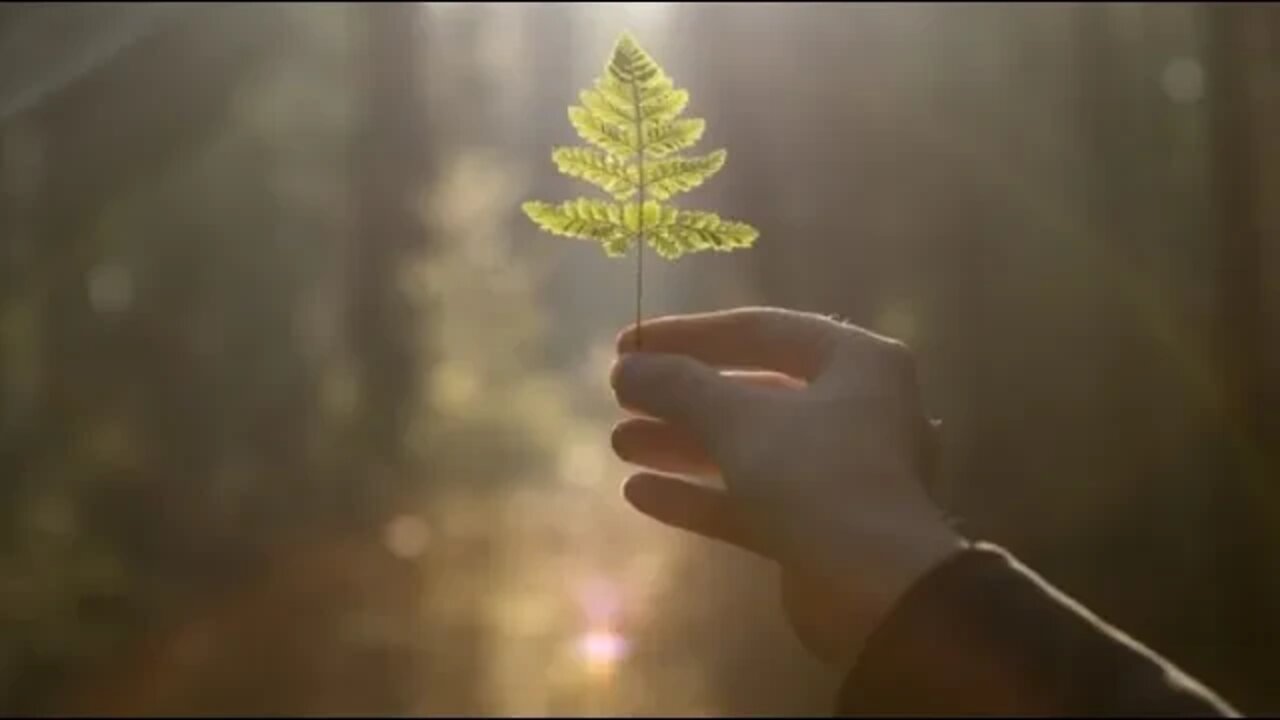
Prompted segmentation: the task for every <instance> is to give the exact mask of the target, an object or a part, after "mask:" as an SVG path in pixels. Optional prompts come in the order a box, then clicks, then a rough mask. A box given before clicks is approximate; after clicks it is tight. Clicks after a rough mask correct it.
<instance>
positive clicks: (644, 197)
mask: <svg viewBox="0 0 1280 720" xmlns="http://www.w3.org/2000/svg"><path fill="white" fill-rule="evenodd" d="M578 97H579V100H580V101H581V104H580V105H574V106H572V107H570V108H569V122H570V123H571V124H572V125H573V128H574V130H576V131H577V133H578V135H580V136H581V137H582V139H583V140H585V141H586V142H587V143H589V144H590V145H592V146H594V148H591V147H559V148H555V149H554V150H553V151H552V154H551V158H552V160H553V161H554V162H555V164H556V167H557V168H558V169H559V171H560V172H561V173H563V174H565V175H568V176H570V177H574V178H578V179H580V180H585V181H586V182H589V183H591V184H593V185H595V186H597V187H599V188H601V189H602V190H604V191H605V192H607V193H609V194H610V195H612V196H613V199H614V201H615V202H608V201H604V200H588V199H585V198H584V199H578V200H571V201H569V202H566V203H562V204H560V205H552V204H549V203H544V202H527V203H525V204H524V205H523V209H524V212H525V214H526V215H528V216H529V218H530V219H531V220H532V221H533V222H534V223H536V224H537V225H538V227H540V228H542V229H543V230H545V231H547V232H550V233H554V234H556V235H563V236H566V237H573V238H579V239H583V240H594V241H597V242H599V243H600V244H601V245H602V247H603V248H604V251H605V253H607V254H608V255H609V256H611V257H617V256H620V255H623V254H625V253H626V252H627V250H628V249H629V248H630V247H631V245H632V244H633V241H637V240H638V241H639V242H637V243H636V244H637V245H638V250H639V252H638V253H637V255H636V263H637V265H636V281H637V282H636V292H637V300H636V306H637V320H638V318H639V315H638V313H639V307H640V295H641V288H642V287H643V283H642V280H643V257H644V247H643V246H644V244H648V245H650V246H651V247H652V248H653V249H654V250H655V251H656V252H657V253H658V254H659V255H661V256H662V257H664V258H667V259H675V258H678V257H680V256H682V255H684V254H686V253H691V252H699V251H703V250H715V251H720V252H727V251H730V250H736V249H739V248H747V247H751V246H752V245H753V244H754V243H755V241H756V238H757V237H758V236H759V233H758V232H757V231H756V229H755V228H753V227H751V226H750V225H747V224H745V223H741V222H736V221H732V220H725V219H722V218H720V216H718V215H716V214H714V213H709V212H700V211H696V210H678V209H676V208H674V207H671V206H669V205H666V204H664V202H665V201H667V200H670V199H671V198H672V197H675V196H676V195H679V194H680V193H684V192H688V191H690V190H693V189H694V188H697V187H698V186H700V185H701V184H702V183H704V182H706V181H707V180H708V179H709V178H711V177H712V176H713V175H715V174H716V173H717V172H719V171H720V169H721V168H723V167H724V164H725V160H726V157H727V154H726V153H725V151H724V150H715V151H713V152H711V153H709V154H707V155H703V156H698V157H684V156H681V155H680V154H679V153H680V152H681V151H682V150H685V149H687V148H691V147H693V146H694V145H696V144H698V142H699V141H701V140H702V136H703V134H704V132H705V131H706V121H704V120H702V119H700V118H681V117H680V116H681V114H682V113H683V112H684V111H685V108H686V107H687V106H688V104H689V92H688V91H687V90H683V89H680V88H677V87H675V84H674V82H673V81H672V79H671V78H670V77H668V76H667V74H666V72H664V71H663V69H662V68H661V67H660V66H659V65H658V63H657V61H655V60H654V59H653V57H652V56H650V55H649V53H647V52H645V51H644V49H642V48H641V47H640V46H639V45H638V44H637V43H636V42H635V40H634V39H633V38H632V37H631V36H630V35H627V34H624V35H623V36H622V37H621V38H619V40H618V42H617V44H616V45H615V46H614V50H613V53H612V55H611V56H610V57H609V60H608V61H607V62H606V63H605V66H604V71H603V72H602V73H601V75H600V77H598V78H597V79H596V80H595V84H594V86H593V87H591V88H589V89H587V90H583V91H582V92H581V93H579V96H578Z"/></svg>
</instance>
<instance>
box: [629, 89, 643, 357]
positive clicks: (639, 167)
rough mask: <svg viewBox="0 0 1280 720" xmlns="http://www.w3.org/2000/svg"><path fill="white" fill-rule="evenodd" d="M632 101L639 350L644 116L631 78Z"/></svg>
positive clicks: (638, 335) (641, 317)
mask: <svg viewBox="0 0 1280 720" xmlns="http://www.w3.org/2000/svg"><path fill="white" fill-rule="evenodd" d="M631 102H632V107H633V108H634V110H635V119H636V175H637V176H638V180H639V182H637V183H636V203H637V204H638V207H637V208H636V210H637V212H636V218H637V220H636V349H637V350H639V349H640V346H641V342H640V326H641V323H642V322H643V320H644V317H643V315H641V307H642V303H643V302H644V190H645V187H644V186H645V181H644V118H642V117H641V116H640V84H639V83H638V82H636V79H635V78H634V77H633V78H632V79H631Z"/></svg>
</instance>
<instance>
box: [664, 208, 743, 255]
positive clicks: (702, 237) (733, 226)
mask: <svg viewBox="0 0 1280 720" xmlns="http://www.w3.org/2000/svg"><path fill="white" fill-rule="evenodd" d="M759 236H760V233H759V231H757V230H756V229H755V228H753V227H751V226H750V225H747V224H746V223H741V222H734V221H732V220H724V219H722V218H721V217H720V216H719V215H716V214H715V213H709V212H699V211H697V210H681V211H678V212H677V214H676V217H675V218H674V219H673V221H672V222H670V223H669V224H667V225H664V226H661V227H658V228H656V229H655V230H654V232H653V233H652V234H651V235H650V237H649V239H650V241H651V242H652V244H653V249H654V250H655V251H656V252H657V253H658V254H659V255H661V256H662V257H664V258H666V259H668V260H674V259H676V258H678V257H680V256H681V255H684V254H686V253H691V252H698V251H701V250H715V251H718V252H730V251H733V250H738V249H740V248H749V247H751V246H752V245H754V244H755V241H756V238H758V237H759Z"/></svg>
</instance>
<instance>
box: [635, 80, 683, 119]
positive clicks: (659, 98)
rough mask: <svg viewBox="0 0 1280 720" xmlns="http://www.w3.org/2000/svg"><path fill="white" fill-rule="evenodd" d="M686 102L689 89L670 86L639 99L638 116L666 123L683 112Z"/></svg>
mask: <svg viewBox="0 0 1280 720" xmlns="http://www.w3.org/2000/svg"><path fill="white" fill-rule="evenodd" d="M688 104H689V91H688V90H681V89H676V88H672V89H670V90H668V91H667V92H663V93H657V94H653V95H651V96H650V97H648V98H647V99H645V100H643V101H641V103H640V117H642V118H644V119H645V120H646V121H648V122H651V123H655V124H661V123H668V122H671V121H672V120H674V119H676V118H677V117H678V116H679V115H680V113H682V112H684V109H685V106H687V105H688Z"/></svg>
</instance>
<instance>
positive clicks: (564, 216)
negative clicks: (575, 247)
mask: <svg viewBox="0 0 1280 720" xmlns="http://www.w3.org/2000/svg"><path fill="white" fill-rule="evenodd" d="M520 207H521V209H522V210H524V214H525V215H527V216H528V217H529V219H530V220H532V221H533V222H534V223H536V224H537V225H538V227H540V228H542V229H543V230H545V231H547V232H549V233H552V234H553V235H560V236H563V237H570V238H576V239H578V240H594V241H596V242H598V243H601V244H602V245H603V246H604V249H605V252H606V253H608V254H609V255H611V256H615V257H616V256H621V255H625V254H626V252H627V246H628V245H629V244H630V241H631V239H632V237H633V236H634V232H632V231H631V230H629V229H627V226H626V224H625V220H624V218H623V214H624V211H623V209H622V208H621V207H619V206H618V205H617V204H616V203H611V202H605V201H603V200H588V199H587V198H578V199H577V200H570V201H568V202H565V203H561V204H559V205H552V204H550V203H544V202H538V201H536V200H531V201H529V202H526V203H524V204H523V205H521V206H520ZM628 207H632V206H628Z"/></svg>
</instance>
